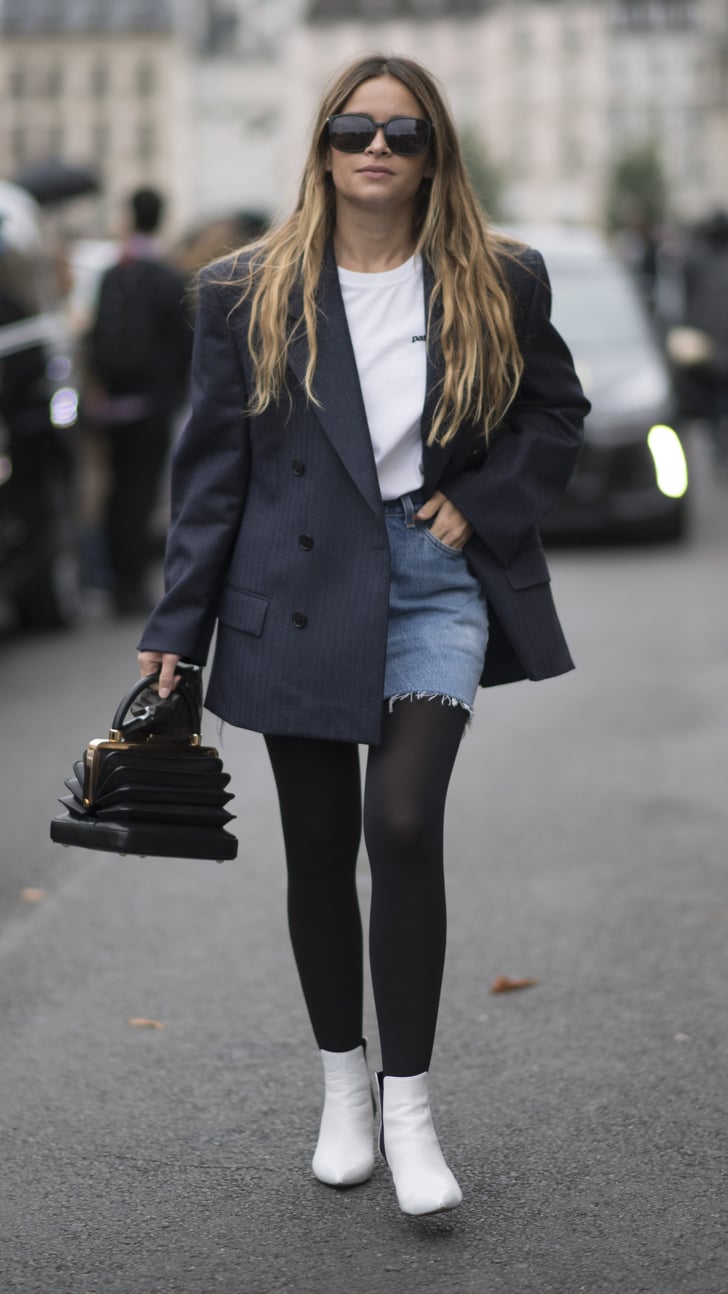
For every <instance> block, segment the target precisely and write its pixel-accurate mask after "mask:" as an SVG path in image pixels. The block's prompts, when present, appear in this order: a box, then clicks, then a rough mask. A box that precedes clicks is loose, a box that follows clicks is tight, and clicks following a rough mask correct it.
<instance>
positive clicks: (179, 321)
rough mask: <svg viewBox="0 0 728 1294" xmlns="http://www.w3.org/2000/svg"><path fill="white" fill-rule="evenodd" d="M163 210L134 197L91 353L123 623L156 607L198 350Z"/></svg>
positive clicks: (144, 196) (89, 396) (109, 540)
mask: <svg viewBox="0 0 728 1294" xmlns="http://www.w3.org/2000/svg"><path fill="white" fill-rule="evenodd" d="M163 210H164V204H163V200H162V198H161V196H160V195H159V194H158V193H157V192H156V191H155V190H154V189H138V190H137V191H136V192H135V193H133V194H132V196H131V199H130V203H129V213H130V224H131V230H130V233H129V236H128V237H127V238H126V239H125V241H124V243H123V245H122V248H121V255H120V258H119V261H118V263H117V264H115V265H112V266H111V267H110V269H108V270H107V271H106V272H105V274H104V275H103V277H102V280H101V284H100V288H99V296H98V302H97V306H96V311H95V317H94V320H93V323H92V325H91V328H90V331H89V334H88V338H87V346H86V365H87V378H88V383H89V385H88V390H87V393H86V400H85V408H86V414H87V417H88V418H89V420H90V421H91V422H92V423H93V424H94V426H95V427H96V428H98V429H100V430H101V431H102V433H103V434H104V436H105V437H106V439H107V447H108V466H109V478H110V479H109V493H108V498H107V501H106V508H105V519H104V539H105V548H106V556H107V559H108V565H109V569H110V576H111V582H112V594H113V598H114V604H115V606H116V609H117V610H118V611H119V612H121V613H122V614H124V613H127V612H135V613H140V612H143V611H148V610H149V607H150V601H149V593H148V590H147V587H146V579H147V572H148V570H149V567H150V565H151V563H152V561H153V558H154V555H155V551H154V543H153V535H152V519H153V514H154V509H155V505H156V503H157V500H158V497H159V492H160V484H161V480H162V475H163V472H164V468H165V465H166V461H167V455H168V451H169V446H170V441H171V436H172V427H173V419H174V416H175V414H176V412H177V411H178V410H179V408H180V407H181V405H182V404H183V402H184V399H185V396H186V392H187V382H188V374H189V361H190V356H191V351H192V327H191V323H190V319H189V315H188V311H187V308H186V304H185V288H186V281H185V278H184V276H183V275H182V274H181V273H180V272H179V271H178V270H177V269H175V268H173V267H172V265H170V264H169V263H168V262H167V260H166V258H165V252H164V248H163V246H162V244H161V242H160V241H159V238H158V233H157V231H158V229H159V226H160V224H161V220H162V215H163Z"/></svg>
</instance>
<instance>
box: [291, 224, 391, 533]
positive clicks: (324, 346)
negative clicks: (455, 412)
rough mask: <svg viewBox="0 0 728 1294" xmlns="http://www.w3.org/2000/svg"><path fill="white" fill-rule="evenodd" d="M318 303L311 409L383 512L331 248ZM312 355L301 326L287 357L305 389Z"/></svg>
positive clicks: (297, 299)
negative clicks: (315, 357)
mask: <svg viewBox="0 0 728 1294" xmlns="http://www.w3.org/2000/svg"><path fill="white" fill-rule="evenodd" d="M318 302H319V322H318V360H317V363H316V373H315V375H314V383H313V387H314V394H315V395H316V398H317V400H318V401H319V402H320V403H319V405H312V406H311V408H312V412H313V413H315V415H316V417H317V418H318V420H319V422H320V423H321V426H322V427H323V429H324V431H325V433H326V435H327V436H328V438H329V440H330V441H331V444H332V445H333V447H334V449H335V450H336V453H337V454H338V455H339V458H340V459H341V461H342V463H343V464H344V467H345V468H346V470H347V472H348V473H349V475H350V477H351V478H352V480H353V481H354V483H355V484H356V485H357V486H358V488H359V490H360V491H361V493H362V494H363V496H364V498H365V499H366V501H367V503H368V504H369V506H370V507H371V508H372V509H373V510H374V511H375V512H376V513H380V512H381V510H382V499H381V494H380V491H379V481H378V479H377V468H376V464H375V462H374V453H373V450H372V441H371V436H370V434H369V427H368V425H367V418H366V412H365V409H364V400H363V398H362V393H361V386H360V384H359V374H358V373H357V368H356V360H355V358H354V350H353V347H352V344H351V337H350V335H349V327H348V324H347V320H346V311H345V309H344V302H343V299H342V296H341V289H340V287H339V278H338V274H337V272H336V264H335V261H334V255H333V248H332V247H331V244H330V243H329V244H328V245H327V248H326V255H325V258H324V264H323V268H322V271H321V278H320V280H319V296H318ZM302 312H303V303H302V293H301V290H300V288H298V289H297V290H296V291H294V292H293V293H292V294H291V298H290V302H289V313H290V314H291V315H292V316H293V318H295V319H300V318H301V315H302ZM308 355H309V352H308V343H307V340H306V334H305V330H304V329H303V326H302V325H301V327H299V329H298V330H297V333H296V336H295V337H294V339H293V340H292V342H291V345H290V349H289V356H288V358H289V363H290V366H291V368H292V369H293V372H294V373H295V375H296V377H297V378H298V380H299V382H300V383H301V384H302V385H303V380H304V378H305V375H306V365H307V364H308Z"/></svg>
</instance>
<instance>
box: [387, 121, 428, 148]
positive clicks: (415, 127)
mask: <svg viewBox="0 0 728 1294" xmlns="http://www.w3.org/2000/svg"><path fill="white" fill-rule="evenodd" d="M384 133H385V137H386V140H387V143H388V144H389V147H390V148H391V150H392V152H393V153H399V155H400V157H417V156H418V154H419V153H424V151H425V149H426V148H427V145H428V144H429V142H430V123H429V121H422V120H421V118H419V117H394V118H393V119H392V121H388V122H387V128H386V130H385V132H384Z"/></svg>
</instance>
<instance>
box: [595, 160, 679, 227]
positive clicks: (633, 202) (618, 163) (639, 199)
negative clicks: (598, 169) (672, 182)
mask: <svg viewBox="0 0 728 1294" xmlns="http://www.w3.org/2000/svg"><path fill="white" fill-rule="evenodd" d="M606 206H607V211H606V216H607V225H608V227H609V228H610V229H611V230H616V229H624V228H634V227H635V226H636V225H639V226H642V227H649V228H652V229H654V228H655V226H656V225H660V224H662V222H663V221H664V218H665V211H666V208H667V181H666V179H665V172H664V169H663V166H662V161H661V158H660V154H659V151H658V148H657V145H656V144H655V143H654V142H647V143H644V144H642V145H640V147H638V148H633V149H631V150H630V151H629V152H627V153H623V154H622V156H621V157H618V158H617V159H616V160H615V161H614V162H613V163H612V167H611V169H610V172H609V175H608V178H607V196H606Z"/></svg>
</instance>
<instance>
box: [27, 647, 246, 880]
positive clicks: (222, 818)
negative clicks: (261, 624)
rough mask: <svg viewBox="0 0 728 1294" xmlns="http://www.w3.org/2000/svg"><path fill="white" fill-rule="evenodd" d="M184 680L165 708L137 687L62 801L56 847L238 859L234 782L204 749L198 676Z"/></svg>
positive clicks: (146, 682)
mask: <svg viewBox="0 0 728 1294" xmlns="http://www.w3.org/2000/svg"><path fill="white" fill-rule="evenodd" d="M177 669H178V672H179V674H180V681H179V683H178V685H177V687H176V688H175V690H174V692H171V693H170V695H169V696H168V697H167V698H165V699H164V700H163V699H162V698H161V697H160V696H159V694H158V692H156V691H155V690H154V689H153V687H152V686H151V685H152V684H153V683H154V682H156V680H157V679H158V678H159V672H157V673H156V674H152V675H150V676H149V677H147V678H143V679H140V680H139V681H138V682H137V683H136V684H135V685H134V687H133V688H132V689H131V690H130V691H129V692H127V694H126V696H125V697H124V698H123V700H122V701H121V702H120V704H119V706H118V708H117V710H116V714H115V715H114V718H113V721H112V725H111V730H110V732H109V736H108V738H107V739H104V738H102V737H97V738H95V739H94V740H93V741H91V742H89V744H88V746H87V748H86V751H85V753H84V755H83V756H82V758H81V759H79V760H78V761H77V762H76V763H75V764H74V765H73V776H72V777H69V778H67V779H66V783H65V785H66V788H67V790H68V795H64V796H61V797H60V802H61V804H62V805H63V806H64V808H65V810H66V812H65V813H63V814H61V815H60V816H59V817H56V818H53V819H52V820H51V840H55V841H56V842H57V843H58V844H61V845H76V846H80V847H81V848H82V849H103V850H110V851H112V852H116V853H119V854H141V855H142V856H146V855H149V854H151V855H153V856H155V857H159V858H214V859H217V861H218V862H222V861H223V859H227V858H235V857H236V856H237V852H238V842H237V839H236V837H235V836H234V835H232V833H231V832H229V831H226V830H225V826H226V823H228V822H230V821H231V820H232V818H233V817H234V814H232V813H229V812H228V810H227V809H226V807H225V806H226V804H227V803H228V802H229V801H230V800H231V799H232V798H233V797H232V794H231V793H230V792H229V791H228V790H227V789H226V788H227V785H228V782H229V781H230V776H229V774H228V773H225V772H224V771H223V766H222V760H221V759H220V756H219V754H218V752H217V750H215V748H214V747H213V746H203V745H202V742H201V737H200V729H201V724H202V681H201V670H200V669H199V667H198V666H196V665H185V664H184V662H182V661H180V663H179V665H178V667H177Z"/></svg>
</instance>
